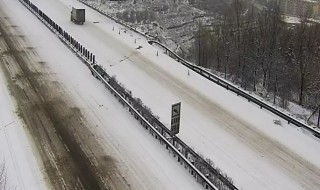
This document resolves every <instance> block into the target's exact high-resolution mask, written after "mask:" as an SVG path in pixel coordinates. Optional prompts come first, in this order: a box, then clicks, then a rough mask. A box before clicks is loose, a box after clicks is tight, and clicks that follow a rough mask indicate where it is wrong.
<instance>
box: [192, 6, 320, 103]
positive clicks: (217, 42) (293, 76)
mask: <svg viewBox="0 0 320 190" xmlns="http://www.w3.org/2000/svg"><path fill="white" fill-rule="evenodd" d="M300 21H301V23H300V24H295V25H289V24H286V23H285V22H283V21H282V20H281V16H280V14H279V11H278V9H277V6H276V5H274V4H270V5H269V6H268V7H267V8H266V9H264V10H258V9H257V8H255V7H254V6H253V5H250V4H246V3H244V1H242V0H234V1H233V3H231V4H230V6H229V7H228V8H227V9H225V11H224V13H223V16H222V18H221V20H220V22H218V23H215V24H214V25H212V26H210V27H208V26H204V25H202V24H201V22H199V29H198V32H197V33H196V34H195V43H194V46H193V52H194V54H193V59H194V60H195V62H197V63H198V64H199V65H200V66H203V67H206V68H210V69H212V70H214V71H215V72H218V73H219V74H221V75H222V76H224V77H225V78H228V79H229V80H232V81H233V82H234V83H237V84H239V85H241V86H242V87H243V88H244V89H246V90H249V91H259V93H261V94H262V95H263V96H267V97H269V98H271V99H272V100H273V101H274V103H277V104H279V105H280V106H282V107H286V106H287V102H288V101H293V102H296V103H297V104H299V105H303V106H305V107H308V108H310V109H315V108H317V107H318V106H319V104H320V61H319V58H320V35H319V34H320V27H319V24H314V23H310V22H308V20H307V19H305V18H303V17H302V18H301V19H300Z"/></svg>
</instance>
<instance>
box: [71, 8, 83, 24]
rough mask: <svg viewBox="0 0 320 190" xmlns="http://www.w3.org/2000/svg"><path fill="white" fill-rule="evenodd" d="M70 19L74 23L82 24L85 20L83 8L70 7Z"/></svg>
mask: <svg viewBox="0 0 320 190" xmlns="http://www.w3.org/2000/svg"><path fill="white" fill-rule="evenodd" d="M71 21H72V22H74V23H76V24H83V23H84V22H85V21H86V17H85V9H77V8H74V7H72V11H71Z"/></svg>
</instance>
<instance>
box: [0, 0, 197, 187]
mask: <svg viewBox="0 0 320 190" xmlns="http://www.w3.org/2000/svg"><path fill="white" fill-rule="evenodd" d="M0 9H1V12H0V13H1V14H0V19H1V20H0V21H1V22H0V23H1V30H3V31H5V32H6V34H5V35H4V33H2V35H3V36H4V37H5V38H6V39H7V41H4V40H3V39H2V38H1V41H0V42H1V50H4V51H1V55H2V58H1V69H2V70H1V78H0V79H1V81H0V82H1V83H0V84H1V87H6V86H7V87H8V88H9V89H10V91H11V92H13V94H14V96H13V97H14V98H15V101H11V103H9V104H8V103H7V101H6V100H8V99H10V95H9V89H6V88H1V91H0V95H1V102H0V103H1V110H0V111H1V112H0V113H1V117H0V118H1V130H0V140H1V142H4V144H5V145H2V144H1V146H0V148H1V149H0V150H5V158H6V159H7V158H9V161H6V163H8V164H7V169H8V175H9V181H10V184H14V185H16V186H17V189H32V190H33V189H45V186H46V185H48V184H47V183H45V177H46V175H45V171H47V172H49V173H48V175H49V179H50V180H48V181H50V182H51V187H50V186H47V187H48V188H49V189H60V188H69V189H82V186H86V185H97V184H96V182H95V180H97V181H99V182H101V179H103V180H102V183H105V184H100V183H99V182H98V183H99V185H100V186H101V185H102V186H108V187H110V189H139V190H140V189H190V190H191V189H201V188H202V187H201V186H200V185H199V184H198V183H197V182H196V181H195V180H194V178H193V177H192V176H190V175H189V174H188V172H186V171H185V170H184V168H183V167H181V166H179V164H177V163H176V161H175V159H174V158H172V157H171V156H170V155H169V154H168V153H167V151H166V150H165V149H163V148H162V147H161V146H160V145H159V144H158V142H157V141H155V140H154V139H153V137H152V136H150V135H149V134H148V132H147V131H146V130H144V129H143V128H142V127H141V126H140V124H139V123H137V121H136V120H135V119H134V118H132V117H131V115H130V114H128V112H127V111H126V110H125V109H124V108H122V107H121V106H120V104H119V103H118V102H117V100H116V99H115V98H114V97H113V95H111V94H110V93H109V92H108V91H107V90H106V89H105V87H104V86H103V85H102V84H100V83H99V82H98V81H96V79H95V78H94V77H92V76H91V74H90V72H89V70H88V69H87V68H86V67H85V65H84V64H83V63H81V61H80V60H79V59H78V58H77V57H76V56H75V55H74V54H72V53H71V51H70V50H68V48H67V47H65V46H64V45H63V44H62V43H61V42H60V41H59V40H57V38H56V37H55V36H54V35H53V34H52V33H51V32H50V31H49V30H48V29H47V28H46V27H45V26H44V25H43V24H42V23H41V22H39V20H38V19H37V18H36V17H34V16H33V15H32V14H31V13H30V12H29V11H28V10H27V9H26V8H25V7H24V6H23V5H22V4H21V3H20V2H19V1H16V0H0ZM8 42H10V47H9V48H10V49H7V48H8V46H9V45H8ZM6 49H7V50H8V51H5V50H6ZM6 78H7V80H6ZM6 81H8V82H7V83H6ZM2 97H4V98H2ZM14 104H17V107H18V108H19V109H15V108H14V107H15V105H14ZM14 111H17V112H18V113H19V114H20V117H21V118H23V121H24V124H19V122H22V120H21V119H20V117H18V116H17V115H15V114H14V113H13V112H14ZM3 113H6V114H7V113H9V115H6V114H3ZM13 120H14V121H17V122H15V123H14V124H10V125H7V124H9V123H10V121H13ZM16 124H17V125H18V124H19V125H20V126H24V129H22V128H21V127H20V128H19V129H17V132H19V134H15V133H14V132H15V130H16V129H15V125H16ZM4 126H6V127H4ZM9 127H10V128H9ZM26 131H29V133H30V136H28V139H29V141H28V140H27V139H26V137H25V136H24V132H26ZM27 134H28V133H27ZM59 135H60V136H59ZM31 136H32V137H31ZM19 137H20V138H21V139H20V138H19ZM15 138H19V139H20V140H21V141H20V140H19V141H18V140H17V139H15ZM32 138H33V140H31V139H32ZM25 141H26V142H30V141H31V142H34V143H29V144H31V145H29V146H31V147H32V150H30V149H31V148H30V147H29V146H28V145H23V146H22V145H21V144H22V143H23V142H25ZM6 142H7V143H6ZM16 145H17V146H16ZM12 146H15V147H14V149H12V148H8V147H12ZM19 146H20V147H22V148H21V150H19ZM35 149H36V150H35ZM11 150H14V152H12V151H11ZM12 153H13V154H12ZM32 153H34V155H36V157H37V158H34V157H33V156H32ZM18 154H19V157H17V156H18ZM20 155H21V158H20ZM26 157H27V159H26ZM16 160H18V161H16ZM37 161H38V162H39V163H38V162H37ZM41 161H42V164H41ZM86 162H90V164H87V163H86ZM42 165H44V166H43V167H42ZM83 171H84V172H83ZM79 172H80V173H79ZM52 178H54V179H52ZM84 182H85V183H84ZM92 188H93V187H92Z"/></svg>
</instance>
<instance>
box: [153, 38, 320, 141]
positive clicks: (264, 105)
mask: <svg viewBox="0 0 320 190" xmlns="http://www.w3.org/2000/svg"><path fill="white" fill-rule="evenodd" d="M148 42H149V44H151V45H152V44H156V45H158V46H160V47H161V48H163V49H164V50H165V51H166V53H167V54H168V55H169V56H170V57H172V58H173V59H175V60H176V61H178V62H180V63H181V64H183V65H184V66H186V67H188V68H189V69H191V70H193V71H195V72H196V73H198V74H200V75H201V76H203V77H205V78H207V79H208V80H210V81H212V82H214V83H216V84H218V85H219V86H221V87H223V88H225V89H227V90H230V91H232V92H234V93H236V94H237V95H238V96H242V97H243V98H245V99H247V100H248V101H249V102H253V103H255V104H257V105H258V106H260V108H261V109H262V108H264V109H266V110H268V111H270V112H271V113H273V114H275V115H277V116H279V117H281V118H282V119H284V120H286V121H287V122H288V123H289V124H290V123H292V124H294V125H295V126H297V127H301V128H304V129H306V130H308V131H309V132H311V133H312V134H313V135H314V136H316V137H318V138H319V137H320V132H319V131H317V130H315V129H313V128H312V127H311V126H308V125H306V124H303V123H302V122H300V121H298V120H297V119H295V118H293V117H291V116H289V115H287V114H285V113H283V112H281V111H279V110H277V109H276V108H274V107H272V106H270V105H268V104H267V103H265V102H263V101H261V100H259V99H257V98H255V97H254V96H252V95H250V94H248V93H247V92H245V91H244V90H242V89H240V88H238V87H236V86H235V85H233V84H231V83H230V82H228V81H226V80H224V79H222V78H220V77H218V76H216V75H214V74H212V73H210V72H208V71H206V70H204V69H203V68H201V67H199V66H197V65H194V64H192V63H190V62H188V61H186V60H184V59H183V58H181V57H180V56H179V55H177V54H176V53H174V52H173V51H171V50H170V49H169V48H168V47H166V46H165V45H163V44H161V43H160V42H158V41H155V40H148Z"/></svg>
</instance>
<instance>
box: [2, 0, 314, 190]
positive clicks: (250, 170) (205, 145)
mask: <svg viewBox="0 0 320 190" xmlns="http://www.w3.org/2000/svg"><path fill="white" fill-rule="evenodd" d="M7 1H8V0H7ZM5 2H6V1H5ZM33 2H34V3H35V4H36V5H37V6H38V7H39V8H41V9H42V10H43V11H45V12H46V13H47V15H48V16H50V17H51V18H52V19H53V20H54V21H55V22H57V23H58V24H59V25H60V26H61V27H63V28H64V29H65V30H66V31H68V32H69V34H71V35H72V36H73V37H75V38H76V39H77V40H78V41H79V42H80V43H82V44H83V45H85V46H86V47H87V48H88V49H89V50H90V51H92V52H93V53H94V54H96V56H97V61H98V62H99V63H100V64H102V65H104V66H105V68H106V70H107V72H108V73H110V74H111V75H116V76H117V79H118V80H119V81H120V82H122V83H123V84H125V86H126V87H127V88H128V89H130V90H132V92H133V95H134V96H137V97H139V98H141V99H142V101H143V102H144V103H145V104H146V105H148V106H149V107H150V108H151V109H152V111H153V112H154V113H155V114H156V115H159V116H160V119H161V120H162V121H163V122H164V123H166V124H168V125H169V121H170V106H171V104H172V103H176V102H180V101H181V102H182V120H181V133H180V134H179V135H178V136H179V137H181V138H182V139H183V140H184V141H186V142H187V143H188V144H189V145H191V146H192V147H193V148H194V149H195V150H196V151H198V152H200V153H201V154H203V155H204V156H205V157H207V158H210V159H211V160H213V161H214V163H216V165H217V166H219V167H220V168H221V169H222V170H223V171H225V172H226V173H227V174H228V175H229V176H231V177H232V178H233V180H234V181H235V184H236V185H237V186H239V187H240V188H244V189H279V190H282V189H310V190H314V189H319V187H320V180H319V179H320V169H319V168H320V161H319V157H320V143H319V141H318V140H317V139H315V138H312V137H309V136H308V135H306V134H303V133H302V132H301V131H300V130H299V129H296V128H294V127H291V126H288V125H287V124H286V123H285V122H284V121H282V120H281V119H279V118H277V117H275V116H273V115H272V114H270V113H268V112H265V111H264V110H260V109H259V108H258V107H256V106H255V105H252V104H248V103H247V101H245V100H243V99H241V98H239V97H236V96H235V95H234V94H232V93H230V92H227V91H225V90H224V89H221V88H220V87H218V86H216V85H214V84H212V83H210V82H209V81H207V80H205V79H203V78H201V77H199V76H198V75H196V74H195V73H193V72H190V74H191V75H190V76H188V75H187V73H188V71H187V69H186V68H185V67H183V66H181V65H179V64H178V63H176V62H175V61H173V60H172V59H170V58H168V57H166V56H165V55H163V54H162V53H161V52H160V54H159V56H156V51H157V49H156V48H153V47H151V46H149V45H148V44H147V42H146V40H145V39H142V38H140V37H139V36H137V35H136V34H133V33H131V32H129V31H126V32H125V30H124V29H123V27H121V26H119V25H117V24H115V23H113V22H112V21H111V20H109V19H107V18H105V17H104V16H102V15H100V14H98V13H96V12H94V11H93V10H91V9H88V8H87V10H86V13H87V21H86V23H85V24H84V25H83V26H82V25H81V26H79V25H75V24H73V23H72V22H70V21H69V17H70V16H69V14H70V10H71V7H72V6H76V7H84V5H82V4H81V3H79V2H77V1H75V0H33ZM119 33H120V34H119ZM135 41H136V42H137V43H136V44H135V43H134V42H135ZM139 46H142V48H141V49H136V48H137V47H139ZM274 120H280V121H281V123H282V126H280V125H275V124H274Z"/></svg>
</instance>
